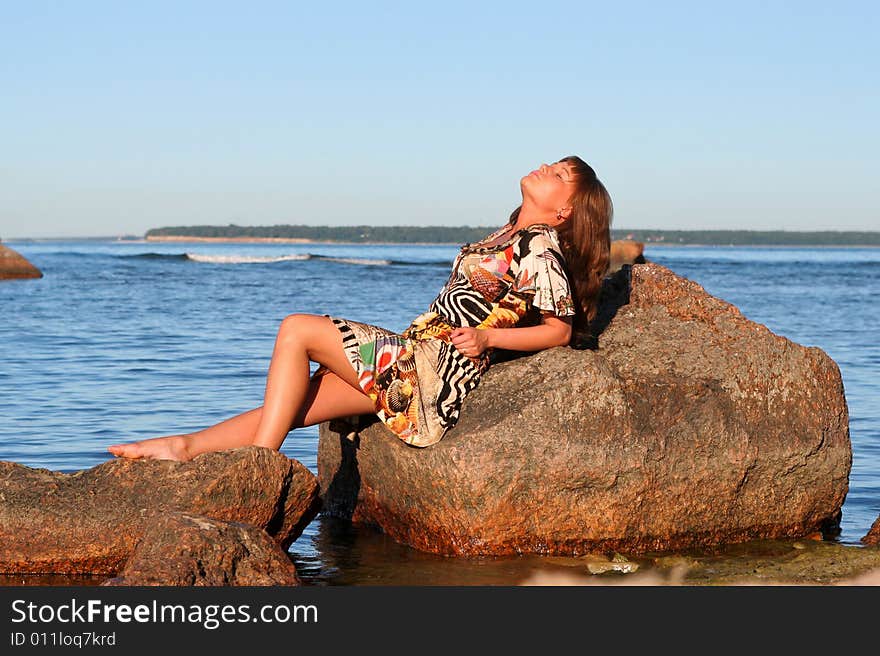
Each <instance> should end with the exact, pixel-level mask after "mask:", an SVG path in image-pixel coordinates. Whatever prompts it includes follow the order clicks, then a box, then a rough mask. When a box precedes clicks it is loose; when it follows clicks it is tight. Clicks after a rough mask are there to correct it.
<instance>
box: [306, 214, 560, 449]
mask: <svg viewBox="0 0 880 656" xmlns="http://www.w3.org/2000/svg"><path fill="white" fill-rule="evenodd" d="M508 227H509V226H508V225H505V226H503V227H501V228H500V229H498V230H496V231H495V232H493V233H492V234H490V235H489V236H488V237H486V238H485V239H483V240H482V241H481V242H478V243H476V244H465V245H464V246H463V247H462V249H461V252H460V253H459V254H458V256H457V257H456V259H455V263H454V264H453V266H452V273H451V275H450V276H449V280H448V281H447V282H446V284H445V285H444V287H443V289H441V290H440V293H439V294H438V295H437V298H435V299H434V301H433V302H432V303H431V305H430V306H429V308H428V311H427V312H425V313H423V314H421V315H419V316H418V317H416V318H415V319H414V320H413V321H412V323H411V324H410V326H409V327H408V328H407V329H406V330H405V331H404V332H403V333H402V334H397V333H394V332H392V331H390V330H386V329H384V328H380V327H378V326H373V325H371V324H365V323H359V322H357V321H350V320H348V319H341V318H338V317H334V316H331V315H329V314H327V315H324V316H326V317H329V318H330V319H331V320H332V321H333V323H334V324H335V325H336V327H337V328H338V329H339V331H340V332H341V333H342V344H343V348H344V350H345V354H346V356H347V357H348V359H349V361H350V362H351V365H352V367H354V370H355V371H356V372H357V376H358V382H359V384H360V386H361V388H362V389H363V391H364V393H366V394H367V395H368V396H369V397H370V398H371V399H373V402H374V403H375V406H376V414H377V415H378V416H379V418H380V419H381V420H382V422H383V423H384V424H385V425H386V426H387V427H388V428H389V429H390V430H391V431H392V432H393V433H394V434H395V435H397V436H398V437H399V438H400V439H401V440H403V441H404V442H406V443H407V444H411V445H413V446H419V447H425V446H430V445H431V444H435V443H436V442H438V441H439V440H440V439H441V438H442V437H443V435H444V434H445V433H446V431H448V430H449V429H450V428H452V427H453V426H454V425H455V424H456V422H457V421H458V417H459V413H460V412H461V406H462V402H463V401H464V399H465V397H466V396H467V394H468V393H469V392H470V391H471V390H473V389H474V388H475V387H476V386H477V385H478V384H479V382H480V378H481V376H482V374H483V373H484V372H485V371H486V369H488V367H489V358H490V355H491V354H490V350H487V351H484V352H483V353H482V354H481V355H480V356H479V357H475V358H469V357H466V356H464V355H463V354H462V353H461V352H459V351H458V349H457V348H456V347H455V345H453V344H452V342H451V341H450V333H451V331H452V330H453V329H454V328H455V327H460V326H471V327H475V328H478V329H481V328H511V327H515V326H523V325H533V324H537V323H538V322H539V319H540V314H541V312H542V311H544V312H550V313H553V314H556V315H557V316H570V315H573V314H574V313H575V309H574V304H573V302H572V298H571V287H570V284H569V281H568V278H567V277H566V273H565V269H564V265H563V262H564V260H563V256H562V252H561V249H560V247H559V240H558V235H557V234H556V231H555V230H554V229H553V228H552V227H551V226H549V225H546V224H534V225H531V226H528V227H526V228H523V229H521V230H518V231H517V232H515V233H514V234H513V235H511V236H510V237H509V238H508V239H507V240H505V241H503V242H502V243H499V244H491V242H492V241H493V240H494V239H496V238H498V237H500V236H501V235H502V234H503V233H504V232H505V231H506V230H507V229H508ZM481 244H490V245H481ZM318 371H319V373H323V372H326V368H324V367H320V368H319V370H318ZM316 375H319V374H318V373H316Z"/></svg>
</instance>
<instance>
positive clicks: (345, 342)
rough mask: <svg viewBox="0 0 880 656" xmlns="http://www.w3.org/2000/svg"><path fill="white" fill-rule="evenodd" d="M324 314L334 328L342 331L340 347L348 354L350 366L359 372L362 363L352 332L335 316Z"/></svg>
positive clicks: (355, 338) (358, 345)
mask: <svg viewBox="0 0 880 656" xmlns="http://www.w3.org/2000/svg"><path fill="white" fill-rule="evenodd" d="M324 316H325V317H327V318H328V319H330V320H331V321H332V322H333V324H334V325H335V326H336V328H338V329H339V332H340V333H342V349H343V350H344V351H345V353H346V355H348V360H349V362H351V364H352V366H354V367H355V371H357V372H358V373H360V371H362V370H363V365H364V363H363V361H362V360H361V352H360V344H359V343H358V341H357V337H356V336H355V334H354V332H353V331H352V329H351V328H349V327H348V324H347V323H345V322H344V321H340V320H339V319H337V318H336V317H331V316H330V315H329V314H325V315H324Z"/></svg>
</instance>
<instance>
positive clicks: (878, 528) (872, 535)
mask: <svg viewBox="0 0 880 656" xmlns="http://www.w3.org/2000/svg"><path fill="white" fill-rule="evenodd" d="M862 542H863V543H865V544H869V545H874V544H880V517H878V518H877V519H875V520H874V524H873V525H872V526H871V530H870V531H868V532H867V533H866V534H865V536H864V537H863V538H862Z"/></svg>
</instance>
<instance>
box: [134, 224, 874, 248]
mask: <svg viewBox="0 0 880 656" xmlns="http://www.w3.org/2000/svg"><path fill="white" fill-rule="evenodd" d="M498 227H500V224H499V225H497V226H482V227H474V226H368V225H360V226H311V225H274V226H238V225H235V224H232V223H230V224H229V225H225V226H208V225H202V226H175V227H167V228H153V229H152V230H148V231H147V233H146V235H145V237H147V238H149V237H217V238H224V237H225V238H229V237H259V238H281V239H311V240H314V241H338V242H348V243H366V242H387V243H391V242H402V243H419V242H424V243H434V244H464V243H470V242H475V241H479V240H480V239H482V238H483V237H485V236H486V235H487V234H489V233H490V232H491V231H492V230H494V229H496V228H498ZM611 239H632V240H635V241H640V242H644V243H646V244H668V245H678V246H685V245H708V246H880V232H854V231H849V232H842V231H835V230H824V231H817V232H807V231H803V232H801V231H789V230H627V229H620V230H616V229H613V230H612V231H611Z"/></svg>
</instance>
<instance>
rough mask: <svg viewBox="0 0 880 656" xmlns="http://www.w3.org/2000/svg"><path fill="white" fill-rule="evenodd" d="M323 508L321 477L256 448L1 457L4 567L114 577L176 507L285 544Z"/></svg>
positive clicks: (0, 563)
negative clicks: (44, 464)
mask: <svg viewBox="0 0 880 656" xmlns="http://www.w3.org/2000/svg"><path fill="white" fill-rule="evenodd" d="M319 509H320V499H319V498H318V485H317V480H316V478H315V476H314V475H313V474H312V473H311V472H310V471H309V470H308V469H306V467H305V466H303V465H302V464H301V463H299V462H297V461H296V460H291V459H289V458H287V457H285V456H284V455H282V454H280V453H278V452H277V451H274V450H272V449H266V448H262V447H256V446H248V447H242V448H239V449H231V450H228V451H218V452H213V453H205V454H202V455H200V456H196V457H195V458H193V459H192V460H190V461H189V462H174V461H171V460H152V459H151V460H130V459H118V460H109V461H107V462H105V463H102V464H100V465H97V466H95V467H92V468H91V469H86V470H82V471H78V472H74V473H72V474H63V473H60V472H53V471H49V470H47V469H32V468H30V467H25V466H23V465H20V464H17V463H13V462H0V572H14V573H44V572H55V573H94V574H115V573H116V572H117V571H119V570H120V569H121V568H122V566H123V565H124V564H125V561H126V559H127V558H128V557H129V555H130V554H131V552H132V550H133V549H134V545H135V543H136V542H137V541H138V539H139V538H140V537H141V536H142V535H143V531H144V523H145V521H146V519H147V518H148V517H149V516H151V515H153V514H156V513H159V514H161V513H163V512H167V511H170V510H182V511H187V512H191V513H195V514H200V515H205V516H207V517H211V518H214V519H219V520H227V521H238V522H245V523H248V524H252V525H254V526H257V527H260V528H262V529H265V530H266V531H267V532H268V533H269V535H271V536H272V538H273V539H274V540H275V541H276V542H277V543H278V544H279V545H280V546H281V547H282V548H283V549H287V547H289V546H290V544H291V543H292V542H293V541H294V540H295V539H296V538H297V536H299V535H300V533H302V530H303V529H304V528H305V526H306V525H307V524H308V522H309V521H311V519H312V518H313V517H314V516H315V515H316V514H317V512H318V510H319Z"/></svg>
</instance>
